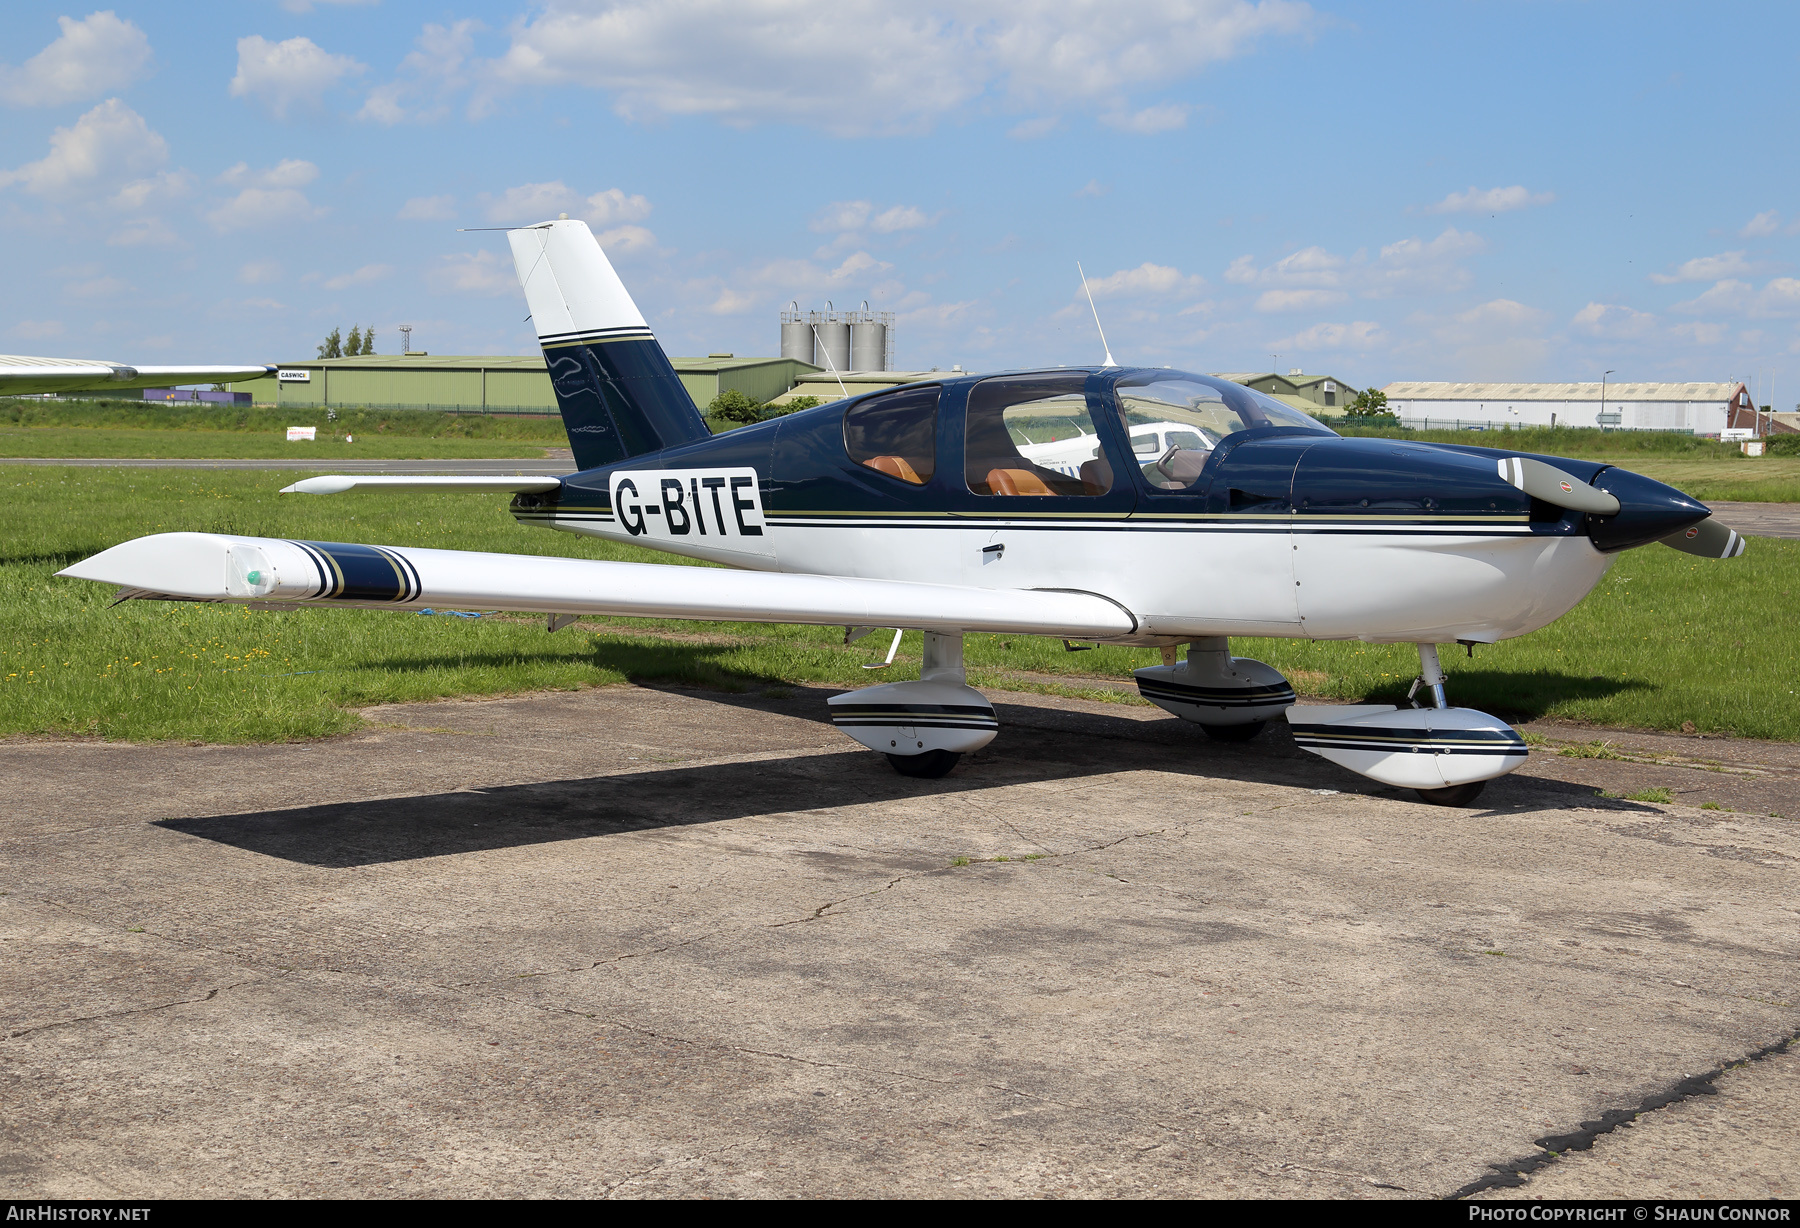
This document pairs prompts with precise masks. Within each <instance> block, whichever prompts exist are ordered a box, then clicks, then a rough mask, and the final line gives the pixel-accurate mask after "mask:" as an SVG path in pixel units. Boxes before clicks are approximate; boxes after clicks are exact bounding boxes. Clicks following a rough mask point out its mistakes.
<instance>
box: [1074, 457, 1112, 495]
mask: <svg viewBox="0 0 1800 1228" xmlns="http://www.w3.org/2000/svg"><path fill="white" fill-rule="evenodd" d="M1112 479H1113V472H1112V466H1111V465H1109V464H1107V463H1106V458H1105V457H1104V456H1097V457H1095V458H1094V459H1093V460H1091V461H1082V462H1081V489H1082V490H1084V491H1086V492H1087V493H1088V494H1090V495H1103V494H1105V493H1106V492H1107V491H1109V490H1111V489H1112Z"/></svg>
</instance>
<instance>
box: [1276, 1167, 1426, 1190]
mask: <svg viewBox="0 0 1800 1228" xmlns="http://www.w3.org/2000/svg"><path fill="white" fill-rule="evenodd" d="M1256 1171H1257V1172H1259V1173H1261V1174H1263V1175H1264V1176H1265V1177H1275V1176H1279V1175H1281V1174H1282V1173H1318V1174H1319V1175H1320V1176H1323V1177H1343V1178H1345V1179H1346V1180H1350V1181H1361V1182H1364V1183H1365V1184H1368V1185H1372V1186H1374V1187H1375V1188H1376V1189H1378V1190H1399V1191H1401V1192H1402V1193H1410V1192H1411V1191H1409V1190H1408V1189H1407V1188H1406V1187H1405V1186H1404V1185H1394V1184H1392V1183H1391V1182H1387V1181H1377V1180H1375V1178H1373V1177H1371V1176H1369V1175H1368V1174H1367V1173H1346V1172H1341V1171H1339V1170H1338V1169H1335V1168H1309V1167H1307V1166H1306V1165H1304V1164H1287V1163H1284V1164H1278V1165H1276V1166H1275V1168H1273V1169H1267V1168H1260V1167H1259V1168H1257V1170H1256Z"/></svg>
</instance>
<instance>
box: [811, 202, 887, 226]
mask: <svg viewBox="0 0 1800 1228" xmlns="http://www.w3.org/2000/svg"><path fill="white" fill-rule="evenodd" d="M874 212H875V206H874V205H873V204H872V203H870V202H869V201H866V200H834V201H832V202H831V203H830V204H829V205H826V206H825V207H824V208H823V209H821V210H819V211H818V212H817V213H815V214H813V219H812V221H810V222H808V223H807V227H808V228H809V229H811V230H814V231H817V232H818V233H821V234H829V233H832V232H835V231H840V230H861V229H862V228H863V227H864V226H867V225H868V224H869V215H870V214H872V213H874Z"/></svg>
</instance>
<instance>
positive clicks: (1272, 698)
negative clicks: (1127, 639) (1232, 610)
mask: <svg viewBox="0 0 1800 1228" xmlns="http://www.w3.org/2000/svg"><path fill="white" fill-rule="evenodd" d="M1166 651H1167V653H1168V655H1167V656H1165V657H1164V658H1163V660H1164V661H1165V662H1169V664H1164V665H1153V666H1151V667H1150V668H1149V669H1140V670H1136V671H1134V673H1135V676H1136V678H1137V685H1138V694H1140V695H1142V696H1143V697H1144V698H1145V699H1147V700H1149V701H1150V702H1151V703H1153V704H1155V705H1156V706H1157V707H1159V708H1161V709H1162V710H1163V711H1165V712H1168V713H1172V714H1173V715H1175V716H1179V717H1180V718H1181V719H1182V720H1184V721H1193V722H1194V723H1195V724H1196V725H1198V726H1200V728H1201V729H1203V730H1205V731H1206V736H1207V737H1209V738H1216V739H1217V740H1219V741H1221V742H1248V741H1249V740H1250V739H1251V738H1254V737H1255V736H1256V735H1257V734H1259V733H1261V732H1262V730H1263V726H1264V725H1266V724H1268V723H1269V722H1270V721H1272V720H1274V719H1275V718H1276V717H1278V716H1280V715H1281V714H1282V713H1283V712H1285V711H1287V708H1288V705H1289V704H1291V703H1293V702H1294V699H1295V695H1294V688H1293V687H1291V686H1289V685H1288V680H1287V679H1286V678H1283V677H1282V676H1281V674H1280V673H1279V672H1278V671H1277V670H1275V669H1274V668H1273V667H1271V666H1268V665H1264V664H1263V663H1262V662H1261V661H1252V660H1250V659H1249V658H1248V657H1234V656H1232V655H1231V643H1230V641H1228V640H1227V639H1226V638H1225V637H1224V636H1222V635H1220V636H1213V637H1211V638H1209V639H1203V640H1195V641H1194V642H1193V643H1191V644H1189V645H1188V654H1187V660H1185V661H1183V662H1181V663H1180V664H1174V663H1173V661H1172V658H1173V655H1174V650H1173V649H1168V650H1166Z"/></svg>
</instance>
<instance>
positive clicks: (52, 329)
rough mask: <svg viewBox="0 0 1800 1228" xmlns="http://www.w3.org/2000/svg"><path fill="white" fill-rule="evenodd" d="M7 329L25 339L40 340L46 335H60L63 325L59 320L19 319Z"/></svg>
mask: <svg viewBox="0 0 1800 1228" xmlns="http://www.w3.org/2000/svg"><path fill="white" fill-rule="evenodd" d="M9 331H10V332H11V333H12V334H13V335H14V336H15V337H23V338H25V339H26V340H27V341H42V340H43V339H44V338H46V337H60V336H62V334H63V325H62V321H61V320H20V321H19V322H18V323H17V324H15V325H13V326H12V328H11V329H10V330H9Z"/></svg>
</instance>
